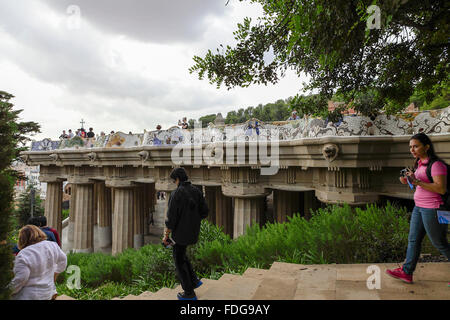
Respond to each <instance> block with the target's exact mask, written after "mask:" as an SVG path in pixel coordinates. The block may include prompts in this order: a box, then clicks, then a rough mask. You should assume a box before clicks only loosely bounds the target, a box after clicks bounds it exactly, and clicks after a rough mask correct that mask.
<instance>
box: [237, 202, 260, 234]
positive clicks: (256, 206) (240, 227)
mask: <svg viewBox="0 0 450 320" xmlns="http://www.w3.org/2000/svg"><path fill="white" fill-rule="evenodd" d="M262 199H263V198H262V197H259V198H234V232H233V238H234V239H236V238H237V237H239V236H241V235H243V234H244V233H245V230H246V228H247V226H252V225H253V224H255V223H258V224H259V223H260V220H261V211H262V208H263V203H262Z"/></svg>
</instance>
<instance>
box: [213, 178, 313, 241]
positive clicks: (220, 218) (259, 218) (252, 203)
mask: <svg viewBox="0 0 450 320" xmlns="http://www.w3.org/2000/svg"><path fill="white" fill-rule="evenodd" d="M205 199H206V203H207V204H208V207H209V210H210V214H209V216H208V220H209V221H210V222H211V223H214V224H216V225H218V226H220V227H222V228H223V231H224V232H225V233H226V234H228V235H230V236H231V237H233V238H237V237H239V236H241V235H243V234H244V233H245V230H246V228H247V226H252V225H253V224H255V223H256V224H264V223H265V222H266V215H265V213H266V212H265V210H266V209H267V208H265V203H264V202H265V200H266V199H265V197H263V196H261V197H249V198H241V197H234V198H231V197H226V196H224V195H223V193H222V191H221V188H220V187H210V186H207V187H205ZM273 207H274V213H275V221H277V222H285V221H287V217H288V216H292V215H293V214H295V213H300V214H301V215H302V216H305V217H306V218H309V217H310V211H311V210H312V209H316V208H317V204H316V199H315V196H314V191H304V192H295V191H282V190H274V193H273Z"/></svg>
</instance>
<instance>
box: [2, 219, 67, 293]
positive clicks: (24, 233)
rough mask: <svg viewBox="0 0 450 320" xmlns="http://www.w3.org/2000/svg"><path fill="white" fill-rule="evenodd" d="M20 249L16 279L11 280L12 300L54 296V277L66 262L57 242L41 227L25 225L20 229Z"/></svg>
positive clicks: (15, 269) (62, 269)
mask: <svg viewBox="0 0 450 320" xmlns="http://www.w3.org/2000/svg"><path fill="white" fill-rule="evenodd" d="M18 247H19V249H20V252H19V253H18V254H17V256H16V258H15V261H14V279H13V280H12V281H11V283H10V284H9V287H10V288H11V289H12V296H11V298H12V299H13V300H52V299H54V298H56V294H57V293H56V286H55V280H56V277H57V276H58V274H60V273H61V272H63V271H64V270H65V269H66V266H67V256H66V254H65V253H64V252H63V251H62V250H61V248H60V247H59V246H58V244H57V243H56V242H51V241H47V235H46V234H45V233H44V232H43V231H42V230H40V229H39V228H38V227H36V226H33V225H26V226H24V227H23V228H22V229H20V231H19V241H18Z"/></svg>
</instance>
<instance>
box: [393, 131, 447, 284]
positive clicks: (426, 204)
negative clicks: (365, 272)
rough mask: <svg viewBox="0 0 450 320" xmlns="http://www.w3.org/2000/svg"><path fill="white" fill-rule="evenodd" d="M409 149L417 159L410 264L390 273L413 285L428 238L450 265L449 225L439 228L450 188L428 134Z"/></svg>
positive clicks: (418, 137) (417, 137)
mask: <svg viewBox="0 0 450 320" xmlns="http://www.w3.org/2000/svg"><path fill="white" fill-rule="evenodd" d="M409 149H410V152H411V154H412V156H413V157H414V158H415V161H414V169H415V171H414V172H413V171H409V172H407V176H408V178H409V179H410V181H411V183H412V184H413V185H414V186H416V190H415V192H414V203H415V207H414V209H413V212H412V215H411V222H410V228H409V236H408V248H407V251H406V261H405V263H404V264H403V266H402V267H401V268H398V269H393V270H386V273H387V274H388V275H390V276H392V277H394V278H397V279H400V280H403V281H405V282H407V283H412V282H413V281H412V280H413V277H412V275H413V272H414V270H415V269H416V265H417V261H418V260H419V255H420V249H421V246H422V240H423V238H424V237H425V234H427V235H428V237H429V238H430V240H431V243H432V244H433V246H435V247H436V248H437V249H438V250H439V251H440V252H441V253H442V254H443V255H444V256H445V257H446V258H447V259H448V260H449V261H450V245H449V244H448V241H447V229H448V225H446V224H439V222H438V218H437V209H439V207H440V206H441V205H442V204H443V203H444V201H443V199H442V195H444V194H445V193H446V191H447V190H446V188H447V165H446V164H445V163H444V162H443V161H442V160H440V159H439V158H438V157H437V156H436V153H435V152H434V148H433V144H432V142H431V140H430V138H429V137H428V136H427V135H426V134H424V133H418V134H416V135H414V136H412V138H411V139H410V140H409ZM429 161H433V163H432V165H431V177H432V178H433V181H430V180H429V179H428V177H427V174H426V169H427V166H428V163H429ZM408 178H406V177H401V178H400V182H401V183H403V184H407V183H408V182H407V179H408Z"/></svg>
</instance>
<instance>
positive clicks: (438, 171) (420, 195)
mask: <svg viewBox="0 0 450 320" xmlns="http://www.w3.org/2000/svg"><path fill="white" fill-rule="evenodd" d="M428 161H429V160H425V161H424V162H422V161H421V160H419V163H418V164H419V165H418V167H417V169H416V172H415V174H414V175H415V177H416V179H419V180H420V181H423V182H425V183H431V181H430V180H428V177H427V172H426V171H427V164H428ZM446 175H447V166H446V165H445V164H443V163H442V162H441V161H436V162H434V163H433V165H432V166H431V176H432V177H434V176H446ZM414 202H415V203H416V206H418V207H421V208H429V209H437V208H439V207H440V205H441V204H442V203H444V202H443V201H442V196H441V195H440V194H439V193H436V192H432V191H428V190H425V189H424V188H422V187H420V186H416V192H414Z"/></svg>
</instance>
